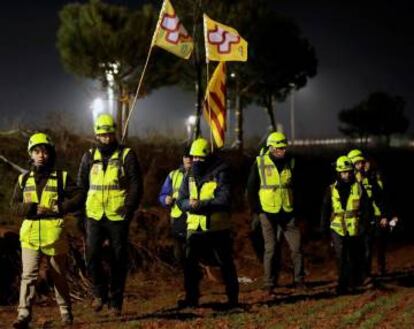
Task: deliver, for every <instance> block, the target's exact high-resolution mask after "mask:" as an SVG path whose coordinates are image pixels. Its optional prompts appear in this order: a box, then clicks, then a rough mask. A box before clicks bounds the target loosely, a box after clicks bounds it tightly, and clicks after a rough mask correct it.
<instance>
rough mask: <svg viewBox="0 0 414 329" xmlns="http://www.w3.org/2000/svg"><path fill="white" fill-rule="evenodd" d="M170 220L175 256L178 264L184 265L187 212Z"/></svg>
mask: <svg viewBox="0 0 414 329" xmlns="http://www.w3.org/2000/svg"><path fill="white" fill-rule="evenodd" d="M170 222H171V236H172V239H173V250H174V258H175V261H176V262H177V264H179V265H180V266H184V259H185V248H186V247H185V246H186V238H187V214H183V215H182V216H181V217H178V218H170Z"/></svg>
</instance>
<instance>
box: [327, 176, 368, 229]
mask: <svg viewBox="0 0 414 329" xmlns="http://www.w3.org/2000/svg"><path fill="white" fill-rule="evenodd" d="M352 184H353V181H352V182H350V183H343V182H341V181H339V182H338V181H337V187H336V188H337V190H338V193H339V197H340V199H341V204H342V208H343V209H346V203H347V200H348V197H349V194H350V192H351V185H352ZM361 189H362V195H361V200H360V201H361V202H360V224H359V227H360V231H359V233H360V234H364V233H365V232H366V229H367V227H368V225H369V223H370V220H371V218H372V216H373V214H374V209H373V207H372V203H371V201H370V199H369V198H368V195H367V193H366V191H365V189H364V188H363V187H362V186H361ZM332 210H333V208H332V190H331V186H329V187H328V189H327V190H326V193H325V196H324V198H323V202H322V209H321V221H320V230H321V232H323V233H327V232H328V231H329V227H330V224H331V216H332Z"/></svg>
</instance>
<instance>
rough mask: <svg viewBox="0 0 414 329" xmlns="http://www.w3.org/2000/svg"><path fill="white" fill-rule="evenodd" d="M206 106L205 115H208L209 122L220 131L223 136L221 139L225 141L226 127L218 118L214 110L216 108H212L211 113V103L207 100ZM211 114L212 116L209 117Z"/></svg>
mask: <svg viewBox="0 0 414 329" xmlns="http://www.w3.org/2000/svg"><path fill="white" fill-rule="evenodd" d="M205 105H206V106H205V107H204V112H205V113H204V115H206V117H207V118H208V119H209V121H210V122H209V124H210V126H212V128H215V129H216V130H217V132H218V134H219V135H220V136H221V139H222V140H223V141H224V129H223V127H222V126H221V124H220V121H219V119H218V116H217V114H216V112H214V110H213V109H212V108H211V111H210V113H209V111H208V108H209V106H210V105H209V104H208V101H206V102H205ZM209 116H210V117H209Z"/></svg>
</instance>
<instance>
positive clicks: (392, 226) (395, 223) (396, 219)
mask: <svg viewBox="0 0 414 329" xmlns="http://www.w3.org/2000/svg"><path fill="white" fill-rule="evenodd" d="M397 224H398V217H397V216H394V217H393V218H392V219H391V220H390V222H389V223H388V225H389V226H390V227H391V229H393V228H394V227H395V226H397Z"/></svg>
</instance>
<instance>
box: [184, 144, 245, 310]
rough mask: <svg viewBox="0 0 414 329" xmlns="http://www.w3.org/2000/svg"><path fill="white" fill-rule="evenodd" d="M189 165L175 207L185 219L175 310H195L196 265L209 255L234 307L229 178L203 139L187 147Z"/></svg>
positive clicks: (225, 167) (236, 290)
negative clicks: (181, 293) (180, 287)
mask: <svg viewBox="0 0 414 329" xmlns="http://www.w3.org/2000/svg"><path fill="white" fill-rule="evenodd" d="M190 155H191V156H192V157H193V164H192V167H191V169H190V171H189V173H188V175H186V176H185V177H184V180H183V183H182V185H181V188H180V191H179V195H178V200H177V204H178V206H179V207H180V208H181V210H182V211H186V212H187V213H188V215H187V246H186V256H185V260H184V288H185V293H186V296H185V299H184V300H180V301H179V302H178V307H180V308H182V307H197V306H198V302H199V297H200V291H199V283H200V279H201V277H200V271H199V261H200V259H202V257H203V255H205V254H206V253H209V254H210V255H212V257H214V259H215V262H216V263H217V264H218V265H219V266H220V270H221V274H222V277H223V281H224V284H225V286H226V294H227V304H226V307H228V308H232V307H236V306H237V305H238V295H239V284H238V281H237V272H236V268H235V266H234V261H233V256H232V245H233V242H232V236H231V230H230V229H231V223H230V208H231V195H230V188H231V186H230V185H231V184H230V177H229V167H228V165H227V164H226V163H225V162H223V161H222V160H220V159H219V158H217V157H216V156H214V155H212V154H211V153H210V145H209V143H208V142H207V140H205V139H204V138H198V139H196V140H195V141H194V142H193V143H192V144H191V149H190Z"/></svg>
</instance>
